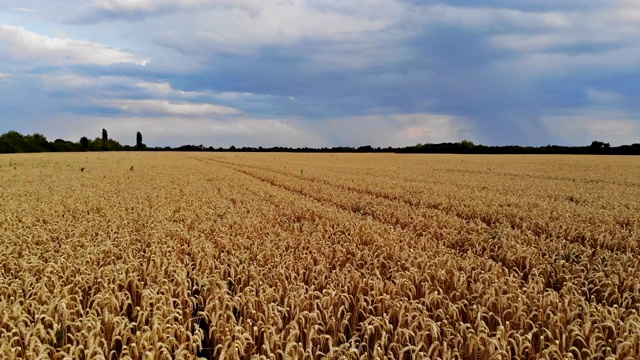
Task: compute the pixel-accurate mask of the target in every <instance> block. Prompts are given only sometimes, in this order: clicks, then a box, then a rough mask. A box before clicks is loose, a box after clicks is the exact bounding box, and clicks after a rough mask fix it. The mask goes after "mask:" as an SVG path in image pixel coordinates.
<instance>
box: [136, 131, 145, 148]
mask: <svg viewBox="0 0 640 360" xmlns="http://www.w3.org/2000/svg"><path fill="white" fill-rule="evenodd" d="M136 147H137V148H143V147H144V144H143V143H142V134H141V133H140V131H138V133H137V134H136Z"/></svg>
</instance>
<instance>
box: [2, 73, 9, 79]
mask: <svg viewBox="0 0 640 360" xmlns="http://www.w3.org/2000/svg"><path fill="white" fill-rule="evenodd" d="M9 76H10V75H9V74H6V73H2V72H0V79H2V78H6V77H9Z"/></svg>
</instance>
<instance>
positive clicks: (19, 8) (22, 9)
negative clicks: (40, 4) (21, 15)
mask: <svg viewBox="0 0 640 360" xmlns="http://www.w3.org/2000/svg"><path fill="white" fill-rule="evenodd" d="M14 10H16V11H20V12H26V13H32V12H36V10H35V9H31V8H25V7H18V8H15V9H14Z"/></svg>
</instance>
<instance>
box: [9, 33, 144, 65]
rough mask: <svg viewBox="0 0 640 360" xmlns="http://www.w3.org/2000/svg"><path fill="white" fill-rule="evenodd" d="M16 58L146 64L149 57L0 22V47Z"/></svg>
mask: <svg viewBox="0 0 640 360" xmlns="http://www.w3.org/2000/svg"><path fill="white" fill-rule="evenodd" d="M3 45H4V46H6V47H7V48H8V51H9V52H10V53H11V54H12V55H13V56H14V57H15V58H18V59H28V60H31V61H34V62H40V63H52V64H96V65H111V64H117V63H129V64H136V65H146V64H147V63H148V62H149V61H148V60H146V59H143V58H141V57H139V56H137V55H133V54H130V53H128V52H125V51H122V50H120V49H116V48H112V47H108V46H105V45H101V44H98V43H94V42H90V41H83V40H75V39H70V38H62V37H49V36H45V35H39V34H36V33H33V32H30V31H28V30H27V29H25V28H23V27H19V26H11V25H0V49H2V48H3V47H4V46H3Z"/></svg>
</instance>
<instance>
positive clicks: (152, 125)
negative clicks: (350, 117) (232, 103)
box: [49, 114, 324, 148]
mask: <svg viewBox="0 0 640 360" xmlns="http://www.w3.org/2000/svg"><path fill="white" fill-rule="evenodd" d="M64 118H65V122H64V126H63V127H57V128H55V129H49V133H51V134H53V136H54V137H60V138H65V139H69V140H73V141H77V139H79V138H80V137H82V136H88V134H89V137H91V136H90V134H96V135H95V136H99V134H100V131H101V129H102V128H106V129H107V130H108V131H109V136H110V137H111V138H113V139H116V140H118V141H120V142H121V143H122V144H133V143H134V141H135V134H136V132H137V131H140V132H141V133H142V135H143V136H144V139H145V143H146V144H147V145H149V146H167V145H170V146H180V145H186V144H193V145H198V144H203V145H205V146H213V147H216V148H217V147H221V146H222V147H229V146H231V145H234V146H237V147H242V146H255V147H257V146H264V147H272V146H295V147H304V146H318V147H319V146H322V144H324V140H323V139H321V138H319V137H318V136H317V135H316V134H312V133H311V132H309V131H308V130H307V129H305V128H304V124H303V123H301V122H299V121H297V120H295V119H280V120H277V119H255V118H238V119H235V120H234V121H225V120H220V119H210V118H183V117H161V118H156V117H145V116H140V117H137V116H123V117H114V118H109V119H105V118H103V117H85V116H78V115H74V114H66V115H65V117H64Z"/></svg>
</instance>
